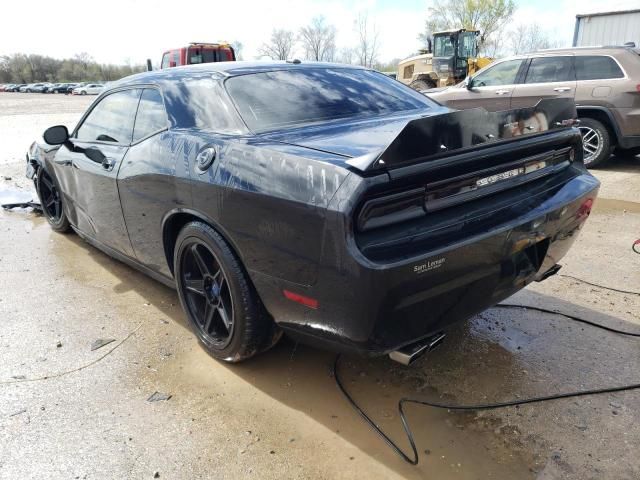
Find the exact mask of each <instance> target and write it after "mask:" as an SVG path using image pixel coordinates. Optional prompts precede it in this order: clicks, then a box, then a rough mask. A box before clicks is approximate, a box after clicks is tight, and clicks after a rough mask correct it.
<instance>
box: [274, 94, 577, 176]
mask: <svg viewBox="0 0 640 480" xmlns="http://www.w3.org/2000/svg"><path fill="white" fill-rule="evenodd" d="M576 118H577V114H576V109H575V103H574V101H573V99H571V98H566V99H565V98H562V99H546V100H541V101H540V102H539V103H538V104H537V105H535V106H534V107H528V108H521V109H517V110H508V111H503V112H487V111H486V110H484V109H482V108H475V109H470V110H460V111H456V110H453V111H452V110H450V109H448V108H446V107H440V108H434V109H433V110H430V111H427V112H424V111H422V112H420V113H419V114H413V115H398V116H391V117H384V118H378V119H371V120H364V121H341V122H336V123H333V124H330V125H324V126H318V127H315V126H313V127H305V128H300V129H295V130H289V131H285V132H279V133H276V134H268V135H265V139H269V140H271V141H276V142H279V143H284V144H289V145H295V146H299V147H305V148H310V149H313V150H318V151H322V152H327V153H331V154H334V155H339V156H341V157H343V158H345V163H346V164H348V165H350V166H351V167H353V168H355V169H357V170H360V171H362V172H365V171H371V170H378V169H393V168H398V167H404V166H407V165H412V164H417V163H423V162H429V161H433V160H437V159H441V158H443V157H447V156H451V155H457V154H460V153H464V152H465V151H473V150H479V151H480V150H484V149H485V148H486V147H488V146H490V145H493V144H496V143H503V142H511V141H518V138H520V137H523V136H531V135H537V134H544V133H545V132H547V131H549V130H553V129H558V128H567V127H570V126H571V125H573V124H574V121H575V119H576Z"/></svg>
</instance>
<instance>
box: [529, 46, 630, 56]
mask: <svg viewBox="0 0 640 480" xmlns="http://www.w3.org/2000/svg"><path fill="white" fill-rule="evenodd" d="M627 51H629V52H634V53H637V52H636V51H634V49H633V48H631V47H625V46H602V47H568V48H552V49H547V50H538V51H536V52H531V54H530V55H532V54H536V55H538V54H548V55H553V54H556V53H572V54H574V55H615V54H619V53H622V54H624V52H627Z"/></svg>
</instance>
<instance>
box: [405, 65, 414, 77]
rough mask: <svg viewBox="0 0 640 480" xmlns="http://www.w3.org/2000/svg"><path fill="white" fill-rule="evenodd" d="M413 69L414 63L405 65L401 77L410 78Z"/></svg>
mask: <svg viewBox="0 0 640 480" xmlns="http://www.w3.org/2000/svg"><path fill="white" fill-rule="evenodd" d="M413 69H414V65H413V64H411V65H407V66H406V67H404V70H403V71H402V78H411V77H413Z"/></svg>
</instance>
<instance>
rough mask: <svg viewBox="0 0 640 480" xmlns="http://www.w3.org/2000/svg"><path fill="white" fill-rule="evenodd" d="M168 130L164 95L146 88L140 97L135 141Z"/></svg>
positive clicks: (134, 130) (134, 132) (134, 133)
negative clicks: (163, 100)
mask: <svg viewBox="0 0 640 480" xmlns="http://www.w3.org/2000/svg"><path fill="white" fill-rule="evenodd" d="M164 128H167V113H166V112H165V110H164V103H163V102H162V95H160V92H158V90H156V89H154V88H145V89H144V90H143V91H142V97H140V106H139V107H138V114H137V115H136V125H135V127H134V129H133V141H134V142H137V141H138V140H140V139H142V138H144V137H146V136H148V135H151V134H152V133H155V132H157V131H158V130H162V129H164Z"/></svg>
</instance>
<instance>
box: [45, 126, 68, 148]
mask: <svg viewBox="0 0 640 480" xmlns="http://www.w3.org/2000/svg"><path fill="white" fill-rule="evenodd" d="M42 137H43V138H44V141H45V142H47V143H48V144H49V145H62V144H63V143H65V142H66V141H67V140H69V130H67V127H65V126H64V125H56V126H55V127H49V128H47V129H46V130H45V131H44V134H43V135H42Z"/></svg>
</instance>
